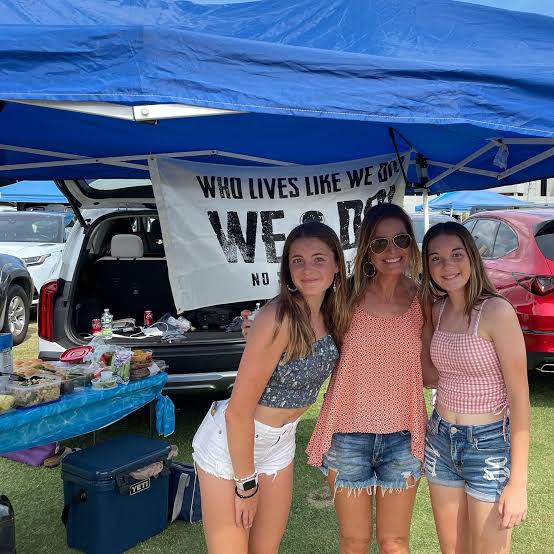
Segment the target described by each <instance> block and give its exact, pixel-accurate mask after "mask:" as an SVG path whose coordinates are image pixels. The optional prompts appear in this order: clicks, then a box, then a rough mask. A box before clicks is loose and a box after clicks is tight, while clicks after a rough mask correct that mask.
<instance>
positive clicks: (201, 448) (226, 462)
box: [192, 400, 299, 479]
mask: <svg viewBox="0 0 554 554" xmlns="http://www.w3.org/2000/svg"><path fill="white" fill-rule="evenodd" d="M228 404H229V401H228V400H224V401H221V402H214V403H213V404H212V406H211V408H210V410H208V413H207V414H206V417H205V418H204V420H203V421H202V423H201V424H200V427H199V428H198V431H196V434H195V435H194V438H193V439H192V448H193V453H192V457H193V459H194V462H195V464H196V465H197V466H198V467H199V468H200V469H202V470H204V471H205V472H207V473H210V474H211V475H215V476H216V477H219V478H221V479H233V476H234V472H233V464H232V462H231V456H230V454H229V447H228V445H227V428H226V424H225V410H226V409H227V406H228ZM298 421H299V420H298V419H297V420H296V421H293V422H292V423H287V424H286V425H283V427H270V426H269V425H265V424H264V423H260V422H259V421H254V466H255V467H256V471H257V472H258V474H260V473H265V474H267V475H276V474H277V472H278V471H279V470H281V469H284V468H285V467H287V466H288V465H289V464H290V463H292V461H293V460H294V452H295V450H296V427H297V425H298Z"/></svg>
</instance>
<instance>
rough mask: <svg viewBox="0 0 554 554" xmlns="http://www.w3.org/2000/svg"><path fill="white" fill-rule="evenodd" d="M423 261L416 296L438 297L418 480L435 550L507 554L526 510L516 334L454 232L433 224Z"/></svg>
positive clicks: (506, 307) (525, 434)
mask: <svg viewBox="0 0 554 554" xmlns="http://www.w3.org/2000/svg"><path fill="white" fill-rule="evenodd" d="M422 258H423V297H424V298H425V299H427V300H429V299H438V300H437V301H436V302H435V304H434V306H433V310H432V323H433V326H434V334H433V337H432V339H431V344H430V355H431V360H432V362H433V365H434V366H435V367H436V369H437V372H438V387H437V397H436V405H435V410H434V411H433V414H432V416H431V419H430V420H429V424H428V427H427V437H426V446H425V475H426V477H427V480H428V482H429V490H430V493H431V502H432V504H433V514H434V516H435V523H436V526H437V532H438V536H439V542H440V546H441V551H442V552H483V553H485V552H495V553H499V554H500V553H507V552H509V550H510V540H511V530H512V528H513V527H514V526H515V525H518V524H519V523H521V521H523V520H524V519H525V516H526V513H527V459H528V451H529V390H528V385H527V367H526V356H525V344H524V341H523V335H522V332H521V328H520V326H519V323H518V320H517V316H516V314H515V311H514V309H513V308H512V306H511V305H510V304H509V303H508V302H507V301H506V300H505V299H504V298H503V297H502V296H500V295H499V294H498V293H497V292H496V289H495V288H494V286H493V285H492V283H491V282H490V280H489V279H488V277H487V274H486V273H485V269H484V266H483V262H482V260H481V256H480V254H479V251H478V250H477V247H476V245H475V242H474V240H473V238H472V236H471V235H470V233H469V231H468V230H467V229H466V228H465V227H464V226H463V225H460V224H459V223H454V222H447V223H440V224H438V225H435V226H434V227H432V228H431V229H430V230H429V231H428V232H427V234H426V235H425V238H424V241H423V252H422ZM508 408H509V416H510V417H509V419H508Z"/></svg>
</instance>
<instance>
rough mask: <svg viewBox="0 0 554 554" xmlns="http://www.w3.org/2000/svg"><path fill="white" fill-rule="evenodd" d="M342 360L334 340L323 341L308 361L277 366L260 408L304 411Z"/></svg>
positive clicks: (315, 345)
mask: <svg viewBox="0 0 554 554" xmlns="http://www.w3.org/2000/svg"><path fill="white" fill-rule="evenodd" d="M338 358H339V351H338V350H337V347H336V345H335V341H334V340H333V337H332V336H331V335H325V336H324V337H321V338H320V339H318V340H316V341H315V342H314V345H313V350H312V352H311V353H310V354H309V355H308V356H306V357H305V358H299V359H297V360H292V361H291V362H289V363H288V364H283V363H282V362H279V363H278V364H277V367H276V368H275V371H274V372H273V375H272V376H271V378H270V379H269V382H268V383H267V386H266V388H265V390H264V392H263V394H262V396H261V398H260V400H259V404H261V405H262V406H270V407H272V408H303V407H304V406H309V405H310V404H313V403H314V402H315V400H316V398H317V395H318V393H319V389H320V388H321V385H323V383H324V382H325V379H327V377H329V375H331V371H333V368H334V367H335V364H336V363H337V360H338Z"/></svg>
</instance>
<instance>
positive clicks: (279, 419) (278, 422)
mask: <svg viewBox="0 0 554 554" xmlns="http://www.w3.org/2000/svg"><path fill="white" fill-rule="evenodd" d="M308 408H309V406H303V407H302V408H271V407H269V406H261V405H260V404H258V405H257V406H256V411H255V412H254V419H255V420H256V421H259V422H260V423H263V424H265V425H269V426H270V427H283V425H286V424H287V423H292V422H293V421H296V420H297V419H298V418H299V417H300V416H301V415H302V414H303V413H304V412H305V411H306V410H307V409H308Z"/></svg>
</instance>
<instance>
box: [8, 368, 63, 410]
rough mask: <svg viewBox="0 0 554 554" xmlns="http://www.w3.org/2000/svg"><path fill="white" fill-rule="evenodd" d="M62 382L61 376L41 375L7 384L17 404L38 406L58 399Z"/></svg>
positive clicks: (9, 392)
mask: <svg viewBox="0 0 554 554" xmlns="http://www.w3.org/2000/svg"><path fill="white" fill-rule="evenodd" d="M60 384H61V379H60V378H59V377H54V376H53V377H50V376H48V377H47V376H42V375H41V376H38V377H32V378H31V379H25V380H23V381H10V382H9V383H8V384H7V385H6V390H7V392H8V394H11V395H13V397H14V400H15V405H16V406H19V407H27V406H37V405H39V404H45V403H46V402H53V401H54V400H58V398H59V397H60Z"/></svg>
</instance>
